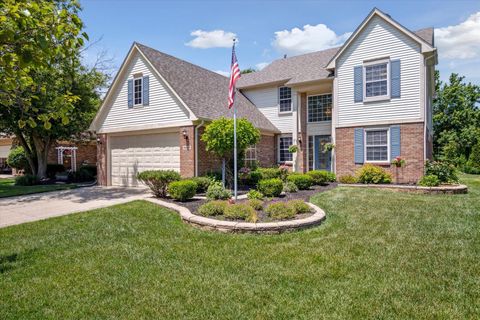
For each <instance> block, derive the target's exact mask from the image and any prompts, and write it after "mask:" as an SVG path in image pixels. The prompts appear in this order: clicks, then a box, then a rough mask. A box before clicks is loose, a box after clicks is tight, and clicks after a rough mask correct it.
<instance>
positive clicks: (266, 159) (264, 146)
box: [257, 134, 276, 167]
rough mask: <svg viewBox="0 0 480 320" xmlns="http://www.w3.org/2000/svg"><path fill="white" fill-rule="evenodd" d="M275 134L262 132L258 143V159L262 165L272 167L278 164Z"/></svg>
mask: <svg viewBox="0 0 480 320" xmlns="http://www.w3.org/2000/svg"><path fill="white" fill-rule="evenodd" d="M275 145H276V144H275V136H274V135H272V136H268V135H264V134H262V135H261V136H260V141H259V142H258V143H257V160H258V162H259V164H260V166H261V167H272V166H274V165H275V164H276V157H275Z"/></svg>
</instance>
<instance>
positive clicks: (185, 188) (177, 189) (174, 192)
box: [168, 180, 197, 201]
mask: <svg viewBox="0 0 480 320" xmlns="http://www.w3.org/2000/svg"><path fill="white" fill-rule="evenodd" d="M196 192H197V183H196V182H195V181H193V180H181V181H173V182H170V183H169V184H168V194H170V197H172V198H173V199H175V200H179V201H186V200H188V199H191V198H193V196H194V195H195V193H196Z"/></svg>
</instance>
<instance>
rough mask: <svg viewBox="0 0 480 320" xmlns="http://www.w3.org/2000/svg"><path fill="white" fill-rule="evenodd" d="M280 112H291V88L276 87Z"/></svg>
mask: <svg viewBox="0 0 480 320" xmlns="http://www.w3.org/2000/svg"><path fill="white" fill-rule="evenodd" d="M278 97H279V103H280V110H279V111H280V112H292V89H290V88H288V87H280V88H278Z"/></svg>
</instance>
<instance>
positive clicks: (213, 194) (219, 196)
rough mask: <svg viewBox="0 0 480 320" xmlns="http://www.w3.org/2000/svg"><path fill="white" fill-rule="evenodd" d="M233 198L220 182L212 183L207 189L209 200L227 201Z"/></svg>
mask: <svg viewBox="0 0 480 320" xmlns="http://www.w3.org/2000/svg"><path fill="white" fill-rule="evenodd" d="M231 197H232V193H231V192H230V191H228V190H226V189H225V188H224V187H223V185H222V183H221V182H220V181H214V182H212V183H210V186H208V189H207V199H210V200H227V199H230V198H231Z"/></svg>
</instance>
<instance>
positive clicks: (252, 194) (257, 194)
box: [247, 189, 263, 200]
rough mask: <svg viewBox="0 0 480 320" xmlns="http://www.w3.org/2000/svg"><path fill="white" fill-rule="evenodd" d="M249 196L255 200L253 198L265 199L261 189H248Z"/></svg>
mask: <svg viewBox="0 0 480 320" xmlns="http://www.w3.org/2000/svg"><path fill="white" fill-rule="evenodd" d="M247 198H248V199H250V200H253V199H257V200H263V194H262V193H261V192H260V191H257V190H253V189H252V190H250V191H248V193H247Z"/></svg>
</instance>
